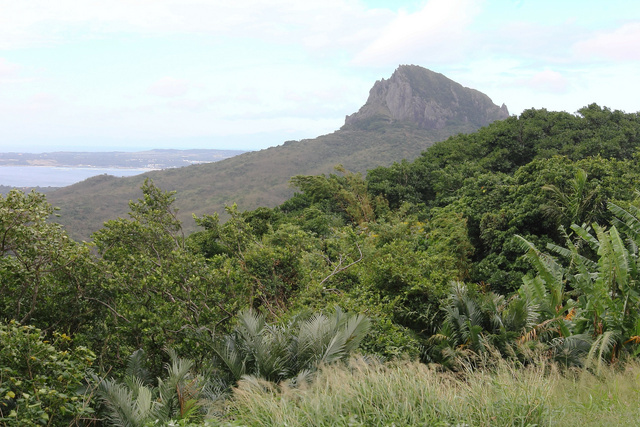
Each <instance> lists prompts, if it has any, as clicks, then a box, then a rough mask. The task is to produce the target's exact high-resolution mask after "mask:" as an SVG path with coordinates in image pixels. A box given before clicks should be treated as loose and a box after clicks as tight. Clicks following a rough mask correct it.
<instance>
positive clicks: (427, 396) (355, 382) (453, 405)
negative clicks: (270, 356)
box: [210, 359, 640, 426]
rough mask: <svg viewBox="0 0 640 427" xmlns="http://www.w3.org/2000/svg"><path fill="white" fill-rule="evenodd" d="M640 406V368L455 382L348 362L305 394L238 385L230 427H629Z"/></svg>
mask: <svg viewBox="0 0 640 427" xmlns="http://www.w3.org/2000/svg"><path fill="white" fill-rule="evenodd" d="M639 398H640V365H639V364H637V363H629V364H627V365H626V366H625V367H624V368H622V369H621V368H618V369H614V368H606V369H604V370H600V371H599V373H598V374H593V373H590V372H588V371H584V370H580V371H568V372H564V373H561V372H559V370H558V369H557V368H556V367H555V366H553V365H550V364H547V363H539V364H537V365H535V366H531V367H527V368H522V367H520V368H516V367H514V366H513V365H510V364H508V363H500V364H499V365H498V366H496V367H494V368H491V369H485V370H476V371H472V372H466V373H464V374H452V373H443V372H439V371H437V370H436V369H433V368H430V367H428V366H426V365H423V364H420V363H414V362H395V363H387V364H380V363H371V362H365V361H364V360H362V359H352V360H351V361H350V362H349V364H348V365H347V366H331V367H325V368H324V369H322V370H321V371H320V373H319V375H318V376H317V378H316V380H315V381H314V382H313V383H312V384H310V385H307V386H305V387H301V388H294V387H290V386H288V385H287V384H284V385H280V386H276V385H273V384H271V383H268V382H263V381H258V380H245V381H242V382H241V383H240V385H239V387H238V388H237V389H235V390H234V395H233V398H232V399H231V401H230V406H229V407H228V408H227V416H228V418H227V419H229V420H230V421H229V424H226V425H250V426H285V425H286V426H340V425H342V426H361V425H366V426H392V425H395V426H411V425H416V426H421V425H429V426H465V425H468V426H555V425H558V426H606V425H611V426H613V425H615V426H633V425H638V422H639V420H640V405H638V402H639ZM210 425H216V423H212V424H210Z"/></svg>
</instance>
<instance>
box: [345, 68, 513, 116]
mask: <svg viewBox="0 0 640 427" xmlns="http://www.w3.org/2000/svg"><path fill="white" fill-rule="evenodd" d="M507 117H509V111H508V110H507V107H506V105H504V104H503V105H502V107H498V106H497V105H495V104H494V103H493V102H492V101H491V99H490V98H489V97H488V96H487V95H485V94H483V93H482V92H479V91H477V90H474V89H469V88H465V87H463V86H462V85H460V84H458V83H456V82H454V81H453V80H450V79H448V78H446V77H445V76H443V75H442V74H439V73H434V72H433V71H430V70H427V69H426V68H422V67H418V66H416V65H401V66H400V67H398V69H397V70H396V71H395V72H394V73H393V75H392V76H391V78H390V79H388V80H385V79H382V80H380V81H377V82H376V83H375V84H374V85H373V88H371V91H370V92H369V99H368V100H367V103H366V104H365V105H364V106H363V107H362V108H360V110H359V111H358V112H357V113H354V114H351V115H349V116H347V117H346V120H345V125H344V127H343V128H345V129H350V128H351V129H368V128H371V127H374V126H379V125H381V124H383V123H384V124H386V123H393V122H395V121H397V122H409V123H413V124H415V125H417V126H418V127H419V128H422V129H443V128H444V127H446V126H448V125H470V126H472V127H473V128H479V127H482V126H486V125H488V124H489V123H491V122H493V121H495V120H501V119H506V118H507Z"/></svg>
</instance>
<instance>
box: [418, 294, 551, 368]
mask: <svg viewBox="0 0 640 427" xmlns="http://www.w3.org/2000/svg"><path fill="white" fill-rule="evenodd" d="M444 315H445V317H444V321H443V323H442V326H441V328H440V330H439V331H438V333H436V334H434V335H433V336H432V337H431V338H430V339H429V340H428V342H427V344H428V348H427V354H426V355H425V358H426V360H428V361H435V362H439V363H441V364H443V365H445V366H448V367H452V368H453V367H455V366H456V365H457V364H459V363H460V361H461V360H464V361H465V362H469V361H470V360H472V359H474V358H477V356H480V355H483V354H486V355H489V356H490V355H491V354H493V353H495V352H496V351H497V352H499V353H500V354H501V355H503V356H507V357H514V356H518V354H519V351H518V348H517V345H518V343H519V341H518V338H519V337H522V336H525V335H526V334H527V333H528V332H529V331H531V330H532V328H533V327H534V326H535V325H536V324H537V322H538V319H539V316H540V313H539V305H537V304H535V303H532V301H531V300H530V299H527V298H521V297H519V296H515V297H513V298H510V299H507V298H505V297H504V296H502V295H497V294H495V293H493V292H479V291H474V290H471V289H470V288H469V286H468V285H467V284H465V283H461V282H454V283H452V285H451V290H450V294H449V298H448V302H447V304H446V305H445V307H444Z"/></svg>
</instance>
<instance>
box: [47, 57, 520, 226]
mask: <svg viewBox="0 0 640 427" xmlns="http://www.w3.org/2000/svg"><path fill="white" fill-rule="evenodd" d="M508 116H509V113H508V111H507V108H506V107H505V106H504V105H503V106H502V107H498V106H496V105H495V104H493V102H491V100H490V99H489V97H487V96H486V95H484V94H482V93H480V92H478V91H476V90H474V89H469V88H464V87H463V86H461V85H459V84H458V83H456V82H454V81H452V80H450V79H448V78H447V77H445V76H443V75H442V74H438V73H435V72H433V71H430V70H427V69H425V68H422V67H418V66H414V65H402V66H400V67H398V69H397V70H396V71H395V72H394V73H393V75H392V76H391V78H389V79H388V80H384V79H383V80H381V81H378V82H376V83H375V84H374V86H373V88H372V89H371V91H370V94H369V98H368V100H367V102H366V103H365V105H364V106H363V107H362V108H361V109H360V110H359V111H358V112H357V113H355V114H352V115H350V116H347V117H346V120H345V125H344V126H343V127H342V128H341V129H340V130H338V131H336V132H333V133H331V134H328V135H323V136H320V137H318V138H315V139H306V140H302V141H287V142H285V143H284V144H283V145H280V146H277V147H272V148H268V149H265V150H261V151H255V152H248V153H244V154H241V155H238V156H235V157H232V158H229V159H225V160H222V161H219V162H216V163H210V164H202V165H193V166H187V167H183V168H176V169H167V170H162V171H153V172H148V173H145V174H142V175H137V176H135V177H128V178H115V177H111V176H98V177H94V178H90V179H87V180H85V181H83V182H80V183H78V184H74V185H72V186H69V187H64V188H62V189H60V190H57V191H54V192H52V193H50V194H48V200H49V201H50V202H51V203H52V204H53V205H54V206H58V207H60V208H61V210H60V212H59V213H60V215H61V216H60V218H58V220H59V221H60V222H61V223H62V224H64V225H66V226H67V229H68V231H69V233H70V234H71V236H72V237H74V238H76V239H88V237H89V235H90V233H91V232H93V231H95V230H98V229H99V228H100V227H101V226H102V223H103V222H104V221H106V220H108V219H113V218H116V217H119V216H125V215H126V213H127V212H128V201H129V200H132V199H136V198H138V197H140V195H141V193H140V191H139V187H140V185H141V183H142V181H143V180H144V179H145V178H151V179H153V180H154V182H155V183H156V185H158V186H160V187H161V188H162V189H164V190H175V191H177V194H176V206H177V207H178V208H179V209H180V212H179V216H180V219H181V220H182V221H183V224H184V227H185V229H186V230H187V231H193V230H194V229H195V224H194V222H193V220H192V219H191V217H192V214H193V213H195V214H196V215H202V214H205V213H213V212H219V213H223V212H224V207H225V205H231V204H233V203H237V204H238V207H239V208H240V209H242V210H245V209H255V208H257V207H259V206H268V207H272V206H276V205H278V204H280V203H282V202H283V201H285V200H286V199H287V198H289V197H290V196H291V195H292V194H293V189H292V188H290V187H289V184H288V181H289V179H290V178H291V177H292V176H295V175H316V174H323V173H331V172H333V169H334V167H335V166H336V165H338V164H342V165H343V166H344V167H345V168H346V169H347V170H350V171H353V172H366V171H367V170H368V169H371V168H374V167H377V166H387V165H391V164H392V163H393V162H394V161H400V160H402V159H407V160H412V159H414V158H416V157H418V156H419V155H420V153H422V152H423V151H424V150H425V149H427V148H428V147H429V146H431V145H432V144H433V143H435V142H437V141H442V140H444V139H446V138H448V137H449V136H451V135H456V134H459V133H470V132H473V131H475V130H477V129H478V128H480V127H482V126H484V125H487V124H489V123H491V122H492V121H494V120H499V119H504V118H507V117H508Z"/></svg>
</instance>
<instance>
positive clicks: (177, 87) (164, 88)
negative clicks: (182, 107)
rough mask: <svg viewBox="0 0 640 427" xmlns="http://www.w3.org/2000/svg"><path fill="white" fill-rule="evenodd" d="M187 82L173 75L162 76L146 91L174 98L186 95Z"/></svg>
mask: <svg viewBox="0 0 640 427" xmlns="http://www.w3.org/2000/svg"><path fill="white" fill-rule="evenodd" d="M188 90H189V82H187V81H186V80H182V79H176V78H173V77H163V78H161V79H159V80H157V81H156V82H154V83H153V84H152V85H151V86H149V88H148V89H147V93H149V94H151V95H155V96H160V97H163V98H176V97H180V96H184V95H186V93H187V91H188Z"/></svg>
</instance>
